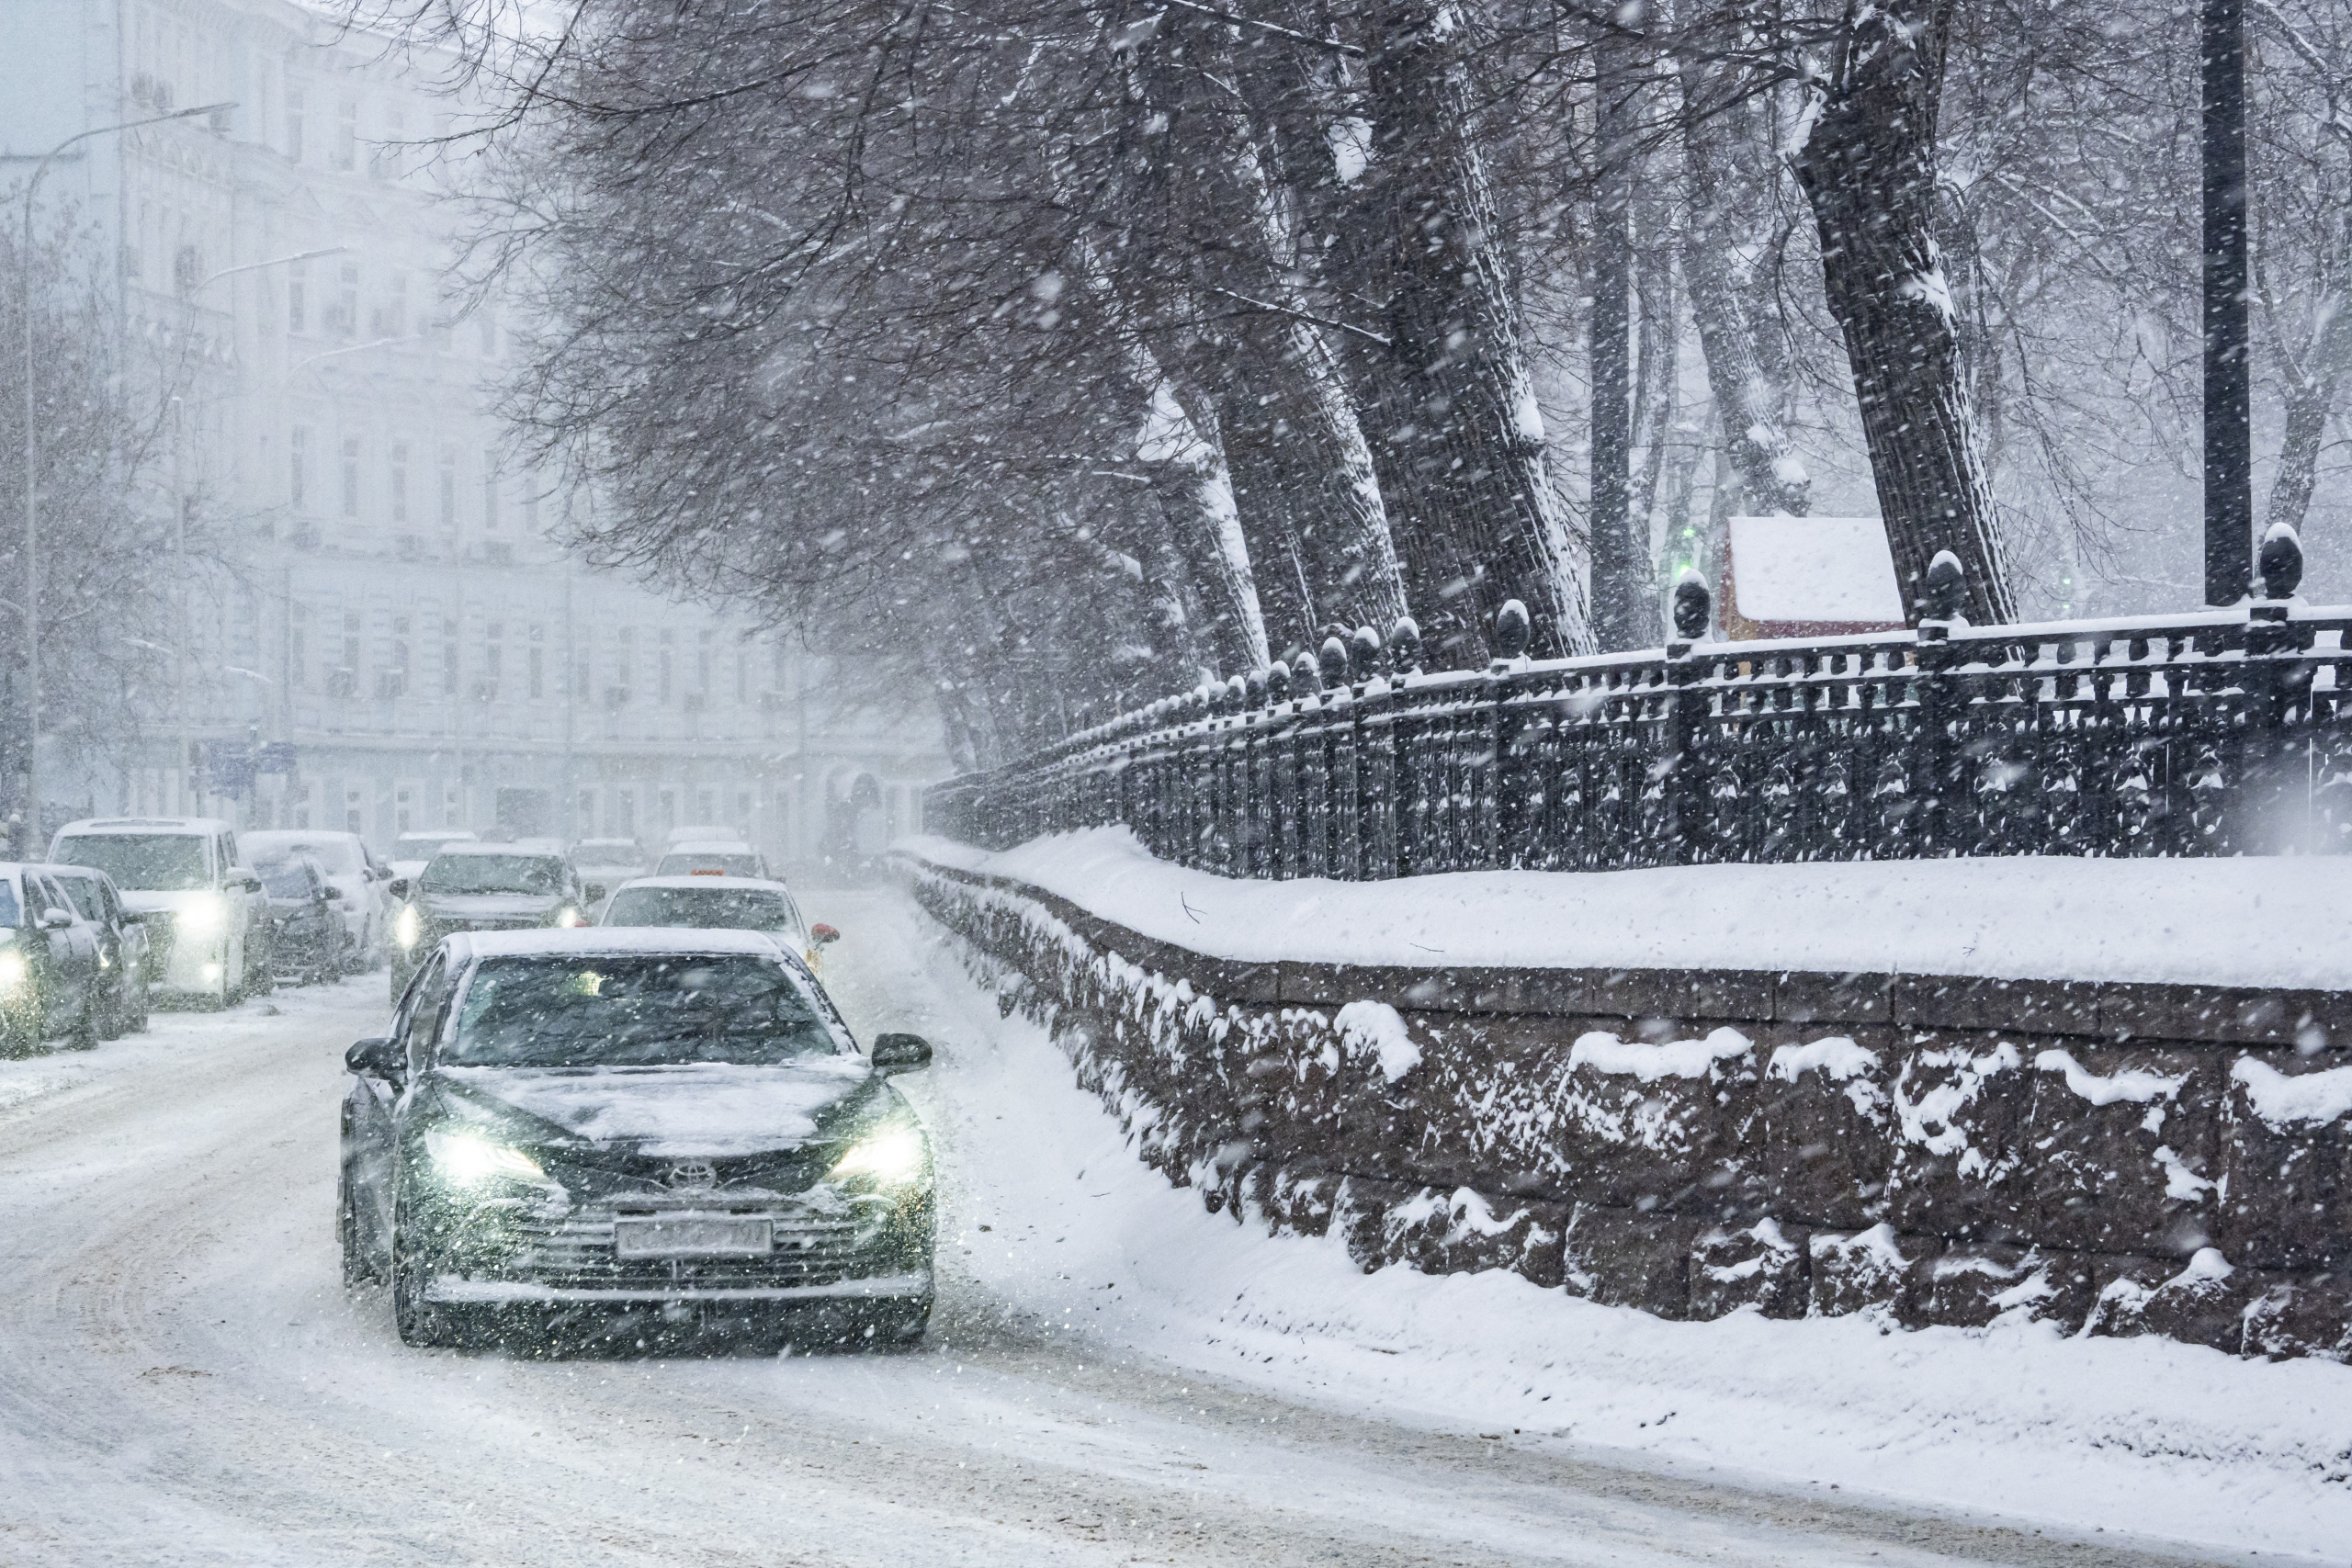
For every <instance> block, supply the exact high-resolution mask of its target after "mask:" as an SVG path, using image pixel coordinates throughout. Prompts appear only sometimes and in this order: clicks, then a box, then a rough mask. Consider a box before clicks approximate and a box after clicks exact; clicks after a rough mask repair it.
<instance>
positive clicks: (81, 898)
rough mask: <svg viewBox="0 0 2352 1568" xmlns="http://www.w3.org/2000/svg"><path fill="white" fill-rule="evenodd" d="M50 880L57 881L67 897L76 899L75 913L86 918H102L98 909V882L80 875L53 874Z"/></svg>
mask: <svg viewBox="0 0 2352 1568" xmlns="http://www.w3.org/2000/svg"><path fill="white" fill-rule="evenodd" d="M50 880H51V881H52V882H54V883H56V884H57V886H58V887H59V888H60V889H61V890H62V891H63V893H64V894H65V897H68V898H70V899H72V900H73V901H74V913H75V914H77V915H79V916H81V917H82V918H83V919H85V920H95V919H99V918H100V915H99V909H98V885H97V884H96V883H95V882H92V881H89V880H88V879H86V878H85V877H79V876H52V877H51V878H50Z"/></svg>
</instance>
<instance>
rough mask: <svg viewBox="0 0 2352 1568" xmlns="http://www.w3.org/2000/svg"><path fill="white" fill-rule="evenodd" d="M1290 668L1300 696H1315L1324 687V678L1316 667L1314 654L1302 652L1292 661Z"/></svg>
mask: <svg viewBox="0 0 2352 1568" xmlns="http://www.w3.org/2000/svg"><path fill="white" fill-rule="evenodd" d="M1290 669H1291V675H1292V677H1293V682H1292V683H1293V684H1295V686H1297V688H1298V694H1299V695H1300V696H1302V697H1308V696H1313V695H1314V694H1316V693H1317V692H1319V691H1321V690H1322V689H1323V678H1322V675H1321V673H1320V672H1319V671H1317V669H1316V668H1315V658H1314V656H1313V655H1312V654H1308V653H1301V654H1300V655H1299V656H1298V657H1297V658H1296V659H1295V660H1292V661H1291V667H1290Z"/></svg>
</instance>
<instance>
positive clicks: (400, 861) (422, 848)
mask: <svg viewBox="0 0 2352 1568" xmlns="http://www.w3.org/2000/svg"><path fill="white" fill-rule="evenodd" d="M480 841H481V840H478V839H477V838H476V837H475V836H474V835H473V834H472V833H471V832H469V831H468V830H467V829H463V828H435V829H428V830H426V831H423V832H416V833H402V834H401V836H400V837H399V838H397V839H394V840H392V852H391V853H390V854H388V855H386V856H385V857H384V858H385V859H386V860H387V861H389V862H390V863H391V868H392V874H393V875H394V876H411V877H413V876H414V875H415V874H417V873H418V872H420V871H423V870H424V866H425V863H426V862H428V861H430V860H431V859H432V858H433V857H434V856H435V855H437V854H439V853H440V852H441V851H442V850H443V849H444V848H445V847H446V846H447V845H450V844H471V843H478V842H480Z"/></svg>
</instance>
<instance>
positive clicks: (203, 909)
mask: <svg viewBox="0 0 2352 1568" xmlns="http://www.w3.org/2000/svg"><path fill="white" fill-rule="evenodd" d="M228 918H229V911H228V908H227V907H226V906H225V905H223V904H222V902H221V901H220V899H219V898H216V897H212V896H211V895H210V894H209V893H208V894H206V895H205V896H204V897H201V898H192V899H190V900H188V902H187V903H186V904H183V905H181V906H180V908H179V913H178V914H176V915H175V916H174V917H173V919H174V922H175V924H176V925H178V927H179V929H180V930H181V931H184V932H186V933H187V935H189V936H192V937H195V938H197V939H198V941H201V940H203V939H204V938H206V937H209V936H218V935H220V928H221V927H222V926H224V925H226V924H227V923H228Z"/></svg>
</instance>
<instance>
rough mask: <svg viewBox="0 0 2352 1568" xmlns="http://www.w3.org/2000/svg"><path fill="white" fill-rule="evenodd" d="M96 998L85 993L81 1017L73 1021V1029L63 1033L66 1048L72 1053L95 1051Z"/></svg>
mask: <svg viewBox="0 0 2352 1568" xmlns="http://www.w3.org/2000/svg"><path fill="white" fill-rule="evenodd" d="M98 1039H99V1035H98V998H96V997H95V996H91V995H89V994H87V993H85V994H84V996H83V998H82V1011H81V1015H80V1016H79V1017H77V1018H75V1019H74V1025H73V1027H72V1028H71V1029H68V1030H67V1031H66V1032H65V1044H66V1048H67V1049H68V1050H73V1051H95V1050H96V1049H97V1048H98Z"/></svg>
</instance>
